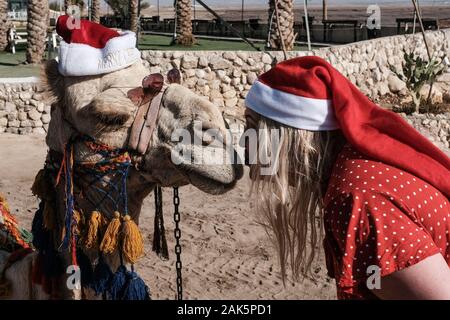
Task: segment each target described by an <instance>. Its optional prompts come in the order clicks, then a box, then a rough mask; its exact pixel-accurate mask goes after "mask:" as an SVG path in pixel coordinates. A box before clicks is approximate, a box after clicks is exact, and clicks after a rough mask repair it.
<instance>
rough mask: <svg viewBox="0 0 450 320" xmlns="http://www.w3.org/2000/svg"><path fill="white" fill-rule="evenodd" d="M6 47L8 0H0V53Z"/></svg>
mask: <svg viewBox="0 0 450 320" xmlns="http://www.w3.org/2000/svg"><path fill="white" fill-rule="evenodd" d="M7 46H8V0H0V51H4V50H5V49H6V47H7Z"/></svg>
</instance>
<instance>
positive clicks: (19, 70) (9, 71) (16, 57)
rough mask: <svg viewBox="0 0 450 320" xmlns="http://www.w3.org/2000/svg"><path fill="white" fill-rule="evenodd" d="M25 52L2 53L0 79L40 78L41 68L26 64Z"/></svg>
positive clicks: (0, 53) (0, 54) (0, 56)
mask: <svg viewBox="0 0 450 320" xmlns="http://www.w3.org/2000/svg"><path fill="white" fill-rule="evenodd" d="M25 60H26V58H25V50H24V49H19V50H17V52H16V54H12V53H11V52H0V78H16V77H32V76H38V75H39V72H40V67H39V66H36V65H27V64H24V62H25Z"/></svg>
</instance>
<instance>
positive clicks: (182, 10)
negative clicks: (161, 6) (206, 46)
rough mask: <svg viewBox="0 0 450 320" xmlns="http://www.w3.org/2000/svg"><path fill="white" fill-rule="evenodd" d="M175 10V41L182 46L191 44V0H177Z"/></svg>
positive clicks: (192, 42)
mask: <svg viewBox="0 0 450 320" xmlns="http://www.w3.org/2000/svg"><path fill="white" fill-rule="evenodd" d="M175 12H176V15H177V28H176V33H177V38H176V40H175V42H176V43H177V44H181V45H183V46H191V45H193V44H194V42H195V38H194V35H193V34H192V0H177V1H176V7H175Z"/></svg>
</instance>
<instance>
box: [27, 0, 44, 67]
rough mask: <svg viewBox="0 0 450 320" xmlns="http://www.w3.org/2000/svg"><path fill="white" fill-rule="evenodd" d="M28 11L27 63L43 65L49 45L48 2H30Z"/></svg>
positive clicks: (36, 0) (31, 0) (30, 0)
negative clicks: (46, 48)
mask: <svg viewBox="0 0 450 320" xmlns="http://www.w3.org/2000/svg"><path fill="white" fill-rule="evenodd" d="M27 10H28V11H27V19H28V21H27V32H28V39H27V53H26V58H27V62H28V63H41V62H42V60H43V58H44V52H45V47H46V45H47V26H48V13H49V8H48V0H28V8H27Z"/></svg>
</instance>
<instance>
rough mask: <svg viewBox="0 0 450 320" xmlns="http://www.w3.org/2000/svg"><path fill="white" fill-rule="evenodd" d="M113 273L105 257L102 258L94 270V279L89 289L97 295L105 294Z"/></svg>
mask: <svg viewBox="0 0 450 320" xmlns="http://www.w3.org/2000/svg"><path fill="white" fill-rule="evenodd" d="M112 277H113V273H112V271H111V269H110V268H109V266H108V264H107V263H106V262H105V260H104V258H103V256H100V257H99V259H98V262H97V265H96V266H95V268H94V273H93V277H92V278H93V279H92V282H91V284H90V285H89V287H90V288H91V289H92V290H94V291H95V294H96V295H99V294H102V293H105V292H106V291H107V290H108V288H109V286H110V283H111V278H112Z"/></svg>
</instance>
